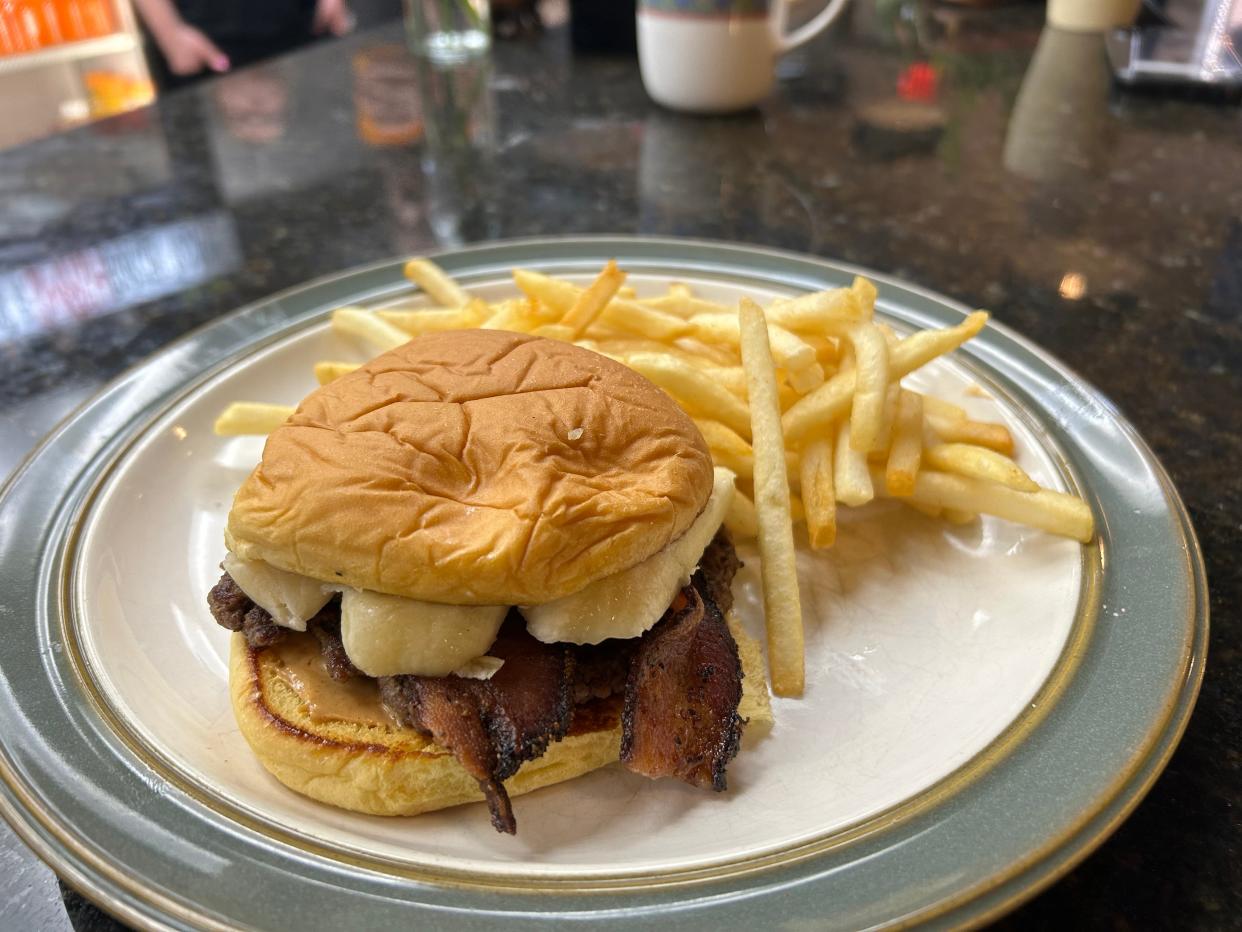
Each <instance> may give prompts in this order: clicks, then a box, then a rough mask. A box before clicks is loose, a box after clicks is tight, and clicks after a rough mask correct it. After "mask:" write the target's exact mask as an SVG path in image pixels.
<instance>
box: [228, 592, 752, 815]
mask: <svg viewBox="0 0 1242 932" xmlns="http://www.w3.org/2000/svg"><path fill="white" fill-rule="evenodd" d="M729 627H730V629H731V630H732V631H733V634H734V639H735V640H736V641H737V644H738V652H739V654H740V655H741V660H742V668H743V671H744V674H745V679H744V682H743V696H742V703H741V707H740V708H739V709H738V711H739V713H740V714H741V715H742V717H743V718H747V719H749V724H748V725H747V727H746V737H747V739H753V738H754V737H755V735H756V733H759V732H762V731H766V730H767V728H768V727H770V725H771V722H772V713H771V708H770V706H769V703H768V691H767V684H766V682H765V680H764V678H763V673H762V664H763V658H762V655H761V653H760V650H759V646H758V644H757V643H756V642H755V641H754V639H753V638H751V637H750V636H749V635H747V634H746V633H745V632H744V631H743V630H742V629H741V626H740V625H738V624H737V623H736V622H735V620H734V619H733V618H732V617H730V618H729ZM275 657H276V655H275V653H274V652H272V651H265V650H251V649H250V647H249V646H247V644H246V639H245V637H243V636H242V635H241V634H234V635H233V639H232V645H231V647H230V654H229V691H230V693H231V695H232V701H233V713H234V715H236V717H237V724H238V726H239V727H240V729H241V733H242V735H243V736H244V737H245V739H246V741H247V742H248V743H249V744H250V748H251V750H252V751H254V754H255V756H256V757H258V759H259V762H260V763H261V764H262V765H263V766H264V767H265V768H267V770H268V772H270V773H271V774H272V776H274V777H275V778H276V779H277V780H279V781H280V782H281V783H283V784H284V785H285V786H287V787H289V788H290V789H291V790H296V791H297V792H299V793H301V794H303V795H305V796H309V797H310V798H311V799H315V800H318V801H319V802H324V803H329V804H331V805H333V806H340V807H341V808H343V809H350V810H352V811H354V812H364V813H367V814H369V815H387V816H402V815H417V814H418V813H420V812H429V811H431V810H433V809H444V808H446V807H448V806H457V805H460V804H461V803H469V802H481V801H482V800H483V793H482V792H481V791H480V789H479V784H478V781H477V780H475V779H474V777H472V776H470V775H469V774H468V773H466V771H465V769H464V768H463V767H462V766H461V764H459V763H458V762H457V760H456V759H455V758H454V757H453V755H452V754H450V753H449V752H448V751H445V750H444V749H443V748H441V747H440V746H439V745H437V744H435V743H434V742H433V741H432V740H431V739H430V738H426V737H424V736H422V735H420V734H419V733H418V732H416V731H414V730H413V729H410V728H400V727H396V726H385V725H374V724H370V723H367V722H350V721H314V720H312V719H311V717H310V714H309V711H308V709H307V707H306V704H305V702H304V701H303V700H302V698H301V696H299V695H298V693H297V692H296V691H295V690H294V689H293V687H291V686H290V685H289V683H288V681H287V679H286V678H285V677H284V676H282V675H281V667H280V662H279V661H278V660H276V659H275ZM620 752H621V702H620V697H615V698H613V699H610V700H597V701H595V702H593V703H591V704H590V705H588V706H585V707H583V708H582V709H580V711H579V713H578V714H577V715H576V716H575V721H574V725H573V727H572V728H571V729H570V733H569V734H568V735H567V736H566V737H564V738H563V739H561V740H560V741H558V742H556V743H555V744H552V745H550V746H549V747H548V749H547V751H546V752H545V753H544V754H543V756H542V757H539V758H537V759H536V760H532V761H527V762H526V763H525V764H523V765H522V767H521V768H520V769H519V770H518V772H517V773H516V774H514V775H513V776H512V777H510V778H509V779H508V780H506V781H505V789H506V790H507V792H508V793H509V795H510V796H520V795H522V794H523V793H529V792H530V791H531V790H537V789H539V788H540V787H544V786H550V785H552V784H553V783H561V782H563V781H565V780H570V779H573V778H574V777H577V776H580V775H582V774H584V773H587V772H588V771H591V770H595V769H596V768H599V767H603V766H606V765H607V764H610V763H612V762H614V761H616V760H617V759H618V757H619V756H620Z"/></svg>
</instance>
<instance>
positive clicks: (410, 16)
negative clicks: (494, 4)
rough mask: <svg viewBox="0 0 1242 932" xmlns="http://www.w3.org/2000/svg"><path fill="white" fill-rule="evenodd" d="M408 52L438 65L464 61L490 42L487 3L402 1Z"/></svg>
mask: <svg viewBox="0 0 1242 932" xmlns="http://www.w3.org/2000/svg"><path fill="white" fill-rule="evenodd" d="M405 29H406V35H407V36H408V37H409V42H410V49H411V50H412V51H413V52H414V54H415V55H422V56H424V57H426V58H429V59H431V60H432V61H434V62H437V63H440V64H451V63H454V62H462V61H467V60H469V59H471V58H474V57H475V56H477V55H481V54H483V53H484V52H486V51H487V50H488V48H489V47H490V46H491V42H492V26H491V9H490V7H489V5H488V0H405Z"/></svg>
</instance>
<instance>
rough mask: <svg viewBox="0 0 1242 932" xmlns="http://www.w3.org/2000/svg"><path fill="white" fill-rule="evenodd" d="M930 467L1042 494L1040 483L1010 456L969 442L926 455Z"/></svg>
mask: <svg viewBox="0 0 1242 932" xmlns="http://www.w3.org/2000/svg"><path fill="white" fill-rule="evenodd" d="M923 457H924V459H926V460H927V465H928V466H930V467H931V468H932V469H939V470H940V471H941V472H952V473H957V474H958V475H959V476H973V477H974V478H976V479H988V480H990V481H992V482H999V483H1000V484H1001V485H1005V486H1008V487H1009V488H1011V489H1018V490H1019V491H1021V492H1038V491H1039V483H1037V482H1036V481H1035V480H1034V479H1032V478H1031V477H1030V476H1028V475H1027V474H1026V472H1025V471H1024V470H1023V469H1022V467H1021V466H1019V465H1018V464H1017V463H1015V462H1014V461H1013V460H1011V459H1010V458H1009V457H1007V456H1002V455H1001V454H999V453H997V452H996V451H995V450H989V449H988V448H987V447H977V446H975V445H973V444H969V443H941V444H937V445H936V446H933V447H928V449H927V451H926V452H925V453H924V454H923Z"/></svg>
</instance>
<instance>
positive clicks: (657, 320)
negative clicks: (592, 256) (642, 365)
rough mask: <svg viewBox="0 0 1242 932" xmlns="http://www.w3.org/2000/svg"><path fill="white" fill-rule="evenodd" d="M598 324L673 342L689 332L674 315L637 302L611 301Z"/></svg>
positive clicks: (686, 325) (684, 324) (683, 322)
mask: <svg viewBox="0 0 1242 932" xmlns="http://www.w3.org/2000/svg"><path fill="white" fill-rule="evenodd" d="M599 320H600V323H602V324H608V325H609V326H611V327H613V328H615V329H618V330H623V331H626V332H628V333H630V334H637V335H638V336H645V337H655V338H656V339H659V340H675V339H677V338H678V337H679V336H682V335H683V334H686V333H689V332H690V327H689V325H688V324H687V323H686V321H684V320H682V319H681V318H680V317H678V316H677V315H676V314H668V313H666V312H664V311H657V310H656V309H655V308H650V307H644V306H643V305H642V304H639V303H638V302H637V301H623V300H621V299H619V298H618V299H613V300H612V301H611V302H609V304H608V306H607V307H606V308H604V312H603V313H602V314H601V315H600V318H599Z"/></svg>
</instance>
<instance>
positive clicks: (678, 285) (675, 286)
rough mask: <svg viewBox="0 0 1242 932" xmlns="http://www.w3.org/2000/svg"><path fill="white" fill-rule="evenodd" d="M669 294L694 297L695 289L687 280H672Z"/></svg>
mask: <svg viewBox="0 0 1242 932" xmlns="http://www.w3.org/2000/svg"><path fill="white" fill-rule="evenodd" d="M668 294H669V297H671V298H693V297H694V291H693V290H692V289H691V288H690V286H689V285H687V284H686V283H685V282H672V283H670V284H669V286H668Z"/></svg>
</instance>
